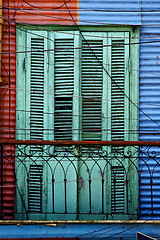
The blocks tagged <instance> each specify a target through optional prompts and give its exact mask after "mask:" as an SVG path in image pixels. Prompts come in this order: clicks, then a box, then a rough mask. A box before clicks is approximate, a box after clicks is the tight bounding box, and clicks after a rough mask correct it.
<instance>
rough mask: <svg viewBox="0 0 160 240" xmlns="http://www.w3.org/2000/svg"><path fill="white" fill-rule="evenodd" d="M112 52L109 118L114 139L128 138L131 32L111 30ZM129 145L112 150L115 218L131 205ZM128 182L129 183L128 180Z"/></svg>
mask: <svg viewBox="0 0 160 240" xmlns="http://www.w3.org/2000/svg"><path fill="white" fill-rule="evenodd" d="M108 37H109V38H108V45H109V46H110V47H109V48H108V55H109V74H110V75H111V78H110V79H109V77H108V82H110V84H109V86H110V88H109V89H108V96H109V97H110V99H111V103H110V106H109V112H108V118H110V135H109V139H110V140H112V141H127V140H128V139H129V134H128V133H129V126H130V122H129V121H130V118H129V116H130V115H129V100H128V98H127V97H126V96H128V97H129V96H130V90H129V86H130V81H129V71H128V63H129V44H128V43H129V33H127V32H121V33H109V34H108ZM127 150H128V149H125V151H124V147H112V149H111V154H112V156H113V157H112V160H111V164H112V167H110V166H109V168H108V171H109V172H108V173H109V175H110V176H111V179H110V181H109V180H108V184H109V185H108V191H107V193H108V196H109V202H108V212H110V213H111V216H110V217H111V219H124V218H125V217H124V216H125V215H126V217H129V215H128V216H127V213H130V210H131V209H129V208H128V197H129V196H128V188H129V185H128V182H127V180H126V174H129V169H128V167H129V164H128V158H125V156H124V154H125V153H127ZM126 183H127V184H126Z"/></svg>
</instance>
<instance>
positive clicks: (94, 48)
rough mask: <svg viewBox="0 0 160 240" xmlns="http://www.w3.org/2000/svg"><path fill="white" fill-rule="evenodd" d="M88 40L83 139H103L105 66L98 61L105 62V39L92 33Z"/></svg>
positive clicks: (84, 54)
mask: <svg viewBox="0 0 160 240" xmlns="http://www.w3.org/2000/svg"><path fill="white" fill-rule="evenodd" d="M95 35H97V33H95ZM86 40H87V42H86V41H85V40H83V39H82V60H81V94H82V140H101V129H102V120H101V119H102V93H103V68H102V66H101V65H100V64H99V63H98V61H99V62H101V63H102V64H103V47H102V46H103V40H102V39H99V38H95V37H94V36H93V35H91V34H90V38H89V37H86ZM89 46H90V47H89ZM97 59H98V60H97Z"/></svg>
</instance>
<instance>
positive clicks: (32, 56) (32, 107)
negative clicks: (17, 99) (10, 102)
mask: <svg viewBox="0 0 160 240" xmlns="http://www.w3.org/2000/svg"><path fill="white" fill-rule="evenodd" d="M46 36H47V33H46V32H41V31H32V32H31V33H28V34H27V49H29V50H30V51H28V52H27V54H26V83H25V85H26V120H27V121H26V133H27V136H26V139H30V140H43V139H44V129H45V127H46V126H45V125H46V123H45V118H46V112H47V107H46V101H47V98H46V95H47V94H46V81H47V52H46V51H44V50H46V49H47V40H46V39H47V37H46Z"/></svg>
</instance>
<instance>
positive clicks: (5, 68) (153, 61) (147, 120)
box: [0, 0, 160, 218]
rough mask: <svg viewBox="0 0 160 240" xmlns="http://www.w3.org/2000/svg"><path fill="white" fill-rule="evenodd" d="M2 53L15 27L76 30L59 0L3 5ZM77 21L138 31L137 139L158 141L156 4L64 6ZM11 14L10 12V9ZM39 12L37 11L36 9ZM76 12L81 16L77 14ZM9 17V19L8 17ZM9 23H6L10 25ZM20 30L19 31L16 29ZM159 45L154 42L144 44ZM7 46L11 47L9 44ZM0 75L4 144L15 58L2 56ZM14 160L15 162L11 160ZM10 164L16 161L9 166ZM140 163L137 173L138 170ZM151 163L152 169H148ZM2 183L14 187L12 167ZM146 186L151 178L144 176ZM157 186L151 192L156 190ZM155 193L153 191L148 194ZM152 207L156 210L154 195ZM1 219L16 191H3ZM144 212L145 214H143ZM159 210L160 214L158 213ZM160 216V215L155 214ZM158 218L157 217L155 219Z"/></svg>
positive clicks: (11, 115)
mask: <svg viewBox="0 0 160 240" xmlns="http://www.w3.org/2000/svg"><path fill="white" fill-rule="evenodd" d="M3 2H4V3H3V6H4V8H5V9H4V10H3V16H4V27H3V39H2V43H3V49H2V51H3V52H12V51H13V52H15V51H16V25H15V22H16V23H23V24H26V25H28V24H38V25H44V24H60V25H74V22H73V20H72V18H71V16H70V14H69V12H68V11H67V9H66V6H64V1H63V0H55V1H53V0H47V1H42V0H39V1H35V0H32V1H31V0H28V1H27V2H28V4H27V3H26V2H25V1H23V0H4V1H3ZM67 6H68V8H69V9H70V10H71V13H72V16H73V17H74V19H75V21H76V22H77V23H78V22H79V24H82V25H91V24H92V25H99V24H100V25H103V24H105V25H106V24H128V25H141V27H140V37H141V38H140V41H141V43H142V44H141V45H140V88H139V91H140V108H141V109H142V111H144V112H145V113H146V114H147V115H148V116H149V117H147V116H146V115H144V114H143V113H142V112H140V115H139V131H140V135H139V139H140V140H160V134H159V132H160V114H159V113H160V79H159V78H160V66H159V65H160V42H158V41H159V37H160V12H158V11H157V10H158V9H159V10H160V5H159V0H152V1H150V0H128V1H125V0H113V1H107V0H101V1H97V0H79V2H78V1H76V0H72V1H68V3H67ZM8 7H9V8H10V9H9V8H8ZM39 8H40V9H39ZM78 8H79V11H78ZM8 16H9V17H8ZM8 18H9V21H8ZM17 27H18V26H17ZM149 41H157V42H154V43H143V42H149ZM9 43H10V44H9ZM2 75H3V79H4V82H3V84H2V85H1V92H0V99H1V101H0V107H1V112H0V120H1V125H0V126H1V136H2V137H3V138H5V139H14V138H15V107H16V102H15V98H16V96H15V93H16V92H15V87H16V54H15V53H10V54H9V53H6V54H3V55H2ZM11 161H13V159H11ZM13 164H14V162H13ZM142 164H143V163H142V162H140V165H139V167H140V169H141V167H142ZM152 164H153V163H152V162H150V167H151V169H152ZM4 169H5V179H4V180H5V181H6V183H7V184H8V183H9V184H11V183H12V184H14V182H13V179H14V178H13V171H12V166H11V165H10V166H8V165H7V166H5V167H4ZM146 179H147V180H146V181H149V177H148V176H147V175H146ZM156 184H158V183H157V182H155V189H156V188H157V186H158V185H156ZM140 190H141V193H140V202H141V210H142V211H141V213H142V214H144V213H145V211H150V210H149V209H150V207H151V206H150V204H149V201H150V199H151V198H150V194H151V189H149V188H148V189H147V188H145V187H144V186H143V179H142V187H141V189H140ZM152 193H153V192H152ZM153 195H156V201H155V202H156V208H157V209H158V208H160V204H159V203H158V201H159V202H160V198H159V193H158V191H156V190H155V191H154V193H153ZM4 200H5V202H4V207H5V208H4V209H5V218H13V211H14V189H13V188H11V187H10V188H5V191H4ZM147 209H148V210H147ZM157 211H158V210H157ZM159 216H160V215H159ZM159 216H158V215H157V217H158V218H159Z"/></svg>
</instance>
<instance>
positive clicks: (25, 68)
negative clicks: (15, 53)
mask: <svg viewBox="0 0 160 240" xmlns="http://www.w3.org/2000/svg"><path fill="white" fill-rule="evenodd" d="M24 70H25V71H26V70H27V61H26V58H24Z"/></svg>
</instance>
